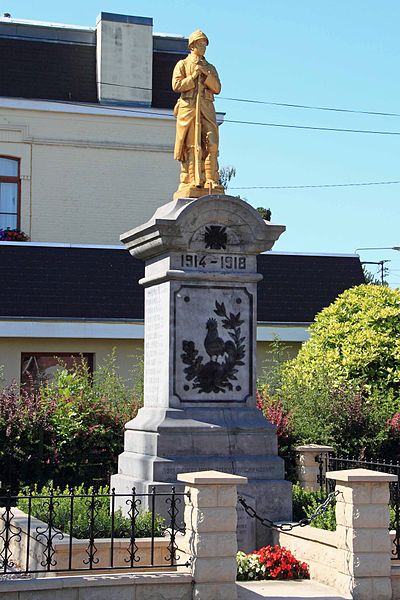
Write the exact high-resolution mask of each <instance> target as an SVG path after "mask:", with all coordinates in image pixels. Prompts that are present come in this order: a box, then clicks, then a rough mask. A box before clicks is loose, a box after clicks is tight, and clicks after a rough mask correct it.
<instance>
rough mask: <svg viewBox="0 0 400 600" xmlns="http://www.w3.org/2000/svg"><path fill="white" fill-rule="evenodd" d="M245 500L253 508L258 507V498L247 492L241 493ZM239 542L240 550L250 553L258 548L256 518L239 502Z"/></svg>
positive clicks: (237, 531) (237, 530) (237, 532)
mask: <svg viewBox="0 0 400 600" xmlns="http://www.w3.org/2000/svg"><path fill="white" fill-rule="evenodd" d="M240 496H241V497H242V498H243V500H245V502H246V503H247V504H248V505H249V506H251V507H252V508H254V510H255V508H256V500H255V498H253V496H248V495H247V494H240ZM236 535H237V543H238V550H242V551H243V552H246V553H249V552H253V551H254V550H257V548H256V547H255V544H256V520H255V519H253V518H252V517H250V515H248V514H247V512H246V511H245V510H244V508H243V506H242V505H241V504H239V503H238V505H237V528H236Z"/></svg>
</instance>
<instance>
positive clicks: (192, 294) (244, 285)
mask: <svg viewBox="0 0 400 600" xmlns="http://www.w3.org/2000/svg"><path fill="white" fill-rule="evenodd" d="M195 33H197V34H198V33H199V32H195ZM200 34H201V35H203V36H204V34H202V33H201V32H200ZM201 39H202V38H201ZM178 64H179V63H178ZM197 79H198V78H197ZM206 80H207V79H206ZM206 80H205V81H206ZM203 156H204V153H203ZM192 158H193V157H192ZM198 167H199V165H198ZM201 169H202V167H201V166H200V171H201ZM189 171H190V172H192V171H191V168H190V169H189ZM208 183H209V184H210V188H212V185H211V184H212V182H211V183H210V182H208ZM185 185H186V184H185ZM189 188H190V186H189ZM189 188H188V189H189ZM212 190H213V193H212V194H211V195H210V194H207V195H202V194H200V192H201V191H204V188H198V191H197V192H195V193H194V195H195V196H196V195H197V198H193V197H178V198H175V199H174V200H173V201H172V202H169V203H167V204H165V205H164V206H161V207H160V208H159V209H158V210H157V211H156V212H155V214H154V215H153V217H152V218H151V219H150V221H148V222H147V223H145V224H144V225H142V226H140V227H137V228H136V229H133V230H131V231H128V232H127V233H125V234H123V235H122V236H121V240H122V242H123V243H124V244H125V246H126V247H127V248H128V250H129V252H130V253H131V254H132V255H133V256H135V257H137V258H140V259H142V260H144V261H145V276H144V278H143V279H142V280H141V281H140V283H141V285H143V287H144V294H145V335H144V338H145V362H144V407H143V408H141V409H140V410H139V412H138V415H137V416H136V417H135V418H134V419H133V420H132V421H129V422H128V423H127V424H126V427H125V443H124V452H123V453H122V454H121V455H120V456H119V460H118V473H117V474H115V475H113V476H112V478H111V486H112V487H114V488H115V490H116V492H117V493H124V494H125V493H126V494H129V493H131V490H132V487H135V488H136V491H137V492H138V493H140V492H142V493H148V492H149V491H150V489H151V487H152V486H155V487H156V488H158V489H160V488H163V486H165V485H166V484H169V485H170V484H176V481H177V480H176V478H177V475H178V474H179V473H188V472H192V471H203V470H213V469H215V470H218V471H224V472H226V473H234V474H237V475H243V476H245V477H247V478H248V481H249V483H248V485H247V486H246V487H245V489H243V493H245V494H246V496H247V497H248V498H247V499H248V501H249V503H250V502H251V503H252V504H251V505H252V506H254V507H255V508H256V510H257V511H258V512H259V513H260V514H262V515H263V516H266V517H268V518H270V519H276V520H286V519H289V518H290V517H291V484H290V483H289V482H287V481H285V480H284V464H283V460H282V459H281V458H280V457H279V456H278V454H277V437H276V431H275V427H274V426H273V425H271V424H270V423H269V422H268V421H267V420H266V419H265V418H264V416H263V415H262V414H261V412H260V411H259V410H258V409H257V408H256V399H255V394H256V325H257V283H258V282H259V281H260V279H261V278H262V276H261V275H260V274H259V273H257V263H256V257H257V255H258V254H259V253H261V252H263V251H265V250H270V249H271V248H272V246H273V244H274V242H275V241H276V240H277V239H278V238H279V236H280V235H281V233H282V232H283V231H284V230H285V227H284V226H282V225H274V224H272V223H269V222H267V221H264V220H263V219H262V218H261V216H260V214H259V213H258V212H257V211H256V210H255V209H254V208H252V207H251V206H250V205H249V204H248V203H246V202H244V201H243V200H241V199H239V198H236V197H232V196H228V195H224V194H216V190H217V188H216V187H214V188H212ZM189 191H190V189H189ZM178 192H179V190H178ZM178 195H179V193H178ZM175 196H176V194H175ZM199 196H200V197H199ZM121 506H123V505H122V504H121ZM142 506H143V507H145V503H144V502H142ZM238 534H239V539H238V542H239V547H240V548H242V549H244V550H247V551H251V550H254V549H255V548H256V547H260V546H261V545H263V544H264V543H265V542H266V540H267V539H268V531H267V530H266V529H265V528H263V527H262V526H261V527H257V531H255V528H254V522H253V524H252V526H251V527H250V526H247V522H246V514H243V511H242V512H241V513H240V514H239V527H238ZM255 538H256V539H255Z"/></svg>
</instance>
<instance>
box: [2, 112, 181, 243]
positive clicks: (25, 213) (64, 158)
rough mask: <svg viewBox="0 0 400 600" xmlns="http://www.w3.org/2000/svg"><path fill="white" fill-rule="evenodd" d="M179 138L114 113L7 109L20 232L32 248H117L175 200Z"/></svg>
mask: <svg viewBox="0 0 400 600" xmlns="http://www.w3.org/2000/svg"><path fill="white" fill-rule="evenodd" d="M128 114H129V113H128ZM174 131H175V123H174V121H173V120H166V119H157V118H137V117H132V116H126V117H122V116H121V117H119V116H114V113H111V112H109V111H108V112H107V113H106V114H105V115H101V114H95V115H94V114H75V113H63V112H52V111H42V110H22V109H21V110H20V109H9V108H1V110H0V155H1V154H6V155H11V156H16V157H20V158H21V173H22V176H23V177H22V179H23V180H22V193H21V196H22V198H21V228H22V229H23V230H24V231H25V232H26V233H28V235H30V237H31V240H32V241H34V242H66V243H85V244H118V243H119V235H120V234H121V233H123V232H125V231H127V230H128V229H131V228H133V227H135V226H137V225H140V224H141V223H143V222H145V221H146V220H148V219H149V218H150V217H151V215H152V214H153V213H154V211H155V210H156V208H157V207H159V206H160V205H161V204H164V203H166V202H168V201H169V200H171V199H172V194H173V192H174V191H175V190H176V188H177V185H178V180H179V175H178V171H179V169H178V165H177V163H176V161H174V160H173V154H172V148H173V142H174Z"/></svg>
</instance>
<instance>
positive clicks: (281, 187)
mask: <svg viewBox="0 0 400 600" xmlns="http://www.w3.org/2000/svg"><path fill="white" fill-rule="evenodd" d="M399 183H400V181H365V182H364V181H363V182H357V183H321V184H316V185H250V186H241V187H231V186H229V189H230V190H298V189H304V188H308V189H309V188H335V187H355V186H365V185H395V184H399Z"/></svg>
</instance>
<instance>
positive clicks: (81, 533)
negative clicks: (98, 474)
mask: <svg viewBox="0 0 400 600" xmlns="http://www.w3.org/2000/svg"><path fill="white" fill-rule="evenodd" d="M51 491H52V492H53V493H54V510H53V513H52V516H53V527H55V528H56V529H59V530H60V531H62V532H64V533H66V534H68V535H70V534H72V537H75V538H77V539H85V538H88V537H89V532H90V506H91V501H92V499H91V497H90V495H91V494H92V493H94V489H93V487H89V488H87V489H86V488H85V486H84V485H83V484H82V485H80V486H78V487H76V488H74V489H73V490H72V488H69V487H68V486H67V487H65V489H63V490H62V489H61V488H59V487H55V488H53V486H52V485H51V484H50V485H45V486H43V487H42V488H41V489H38V487H37V485H35V486H34V489H33V490H32V496H33V499H32V500H31V513H32V516H34V517H36V518H37V519H40V520H41V521H44V522H45V523H47V522H48V519H49V499H48V498H41V497H40V496H49V494H50V492H51ZM72 493H73V495H74V498H73V524H72V530H71V526H70V518H71V517H70V515H71V497H72ZM109 493H110V491H109V488H108V486H103V487H100V488H99V489H98V490H97V491H96V497H95V500H94V503H95V518H94V530H95V537H98V538H106V537H111V533H112V523H111V516H110V497H109ZM28 494H29V489H28V488H24V489H23V490H22V491H21V492H20V493H19V499H18V503H17V506H18V508H19V509H20V510H22V511H24V512H28V502H29V501H28V498H26V497H25V498H24V497H23V496H24V495H25V496H27V495H28ZM102 494H104V496H103V497H99V495H100V496H101V495H102ZM79 495H82V496H89V497H88V498H82V497H79ZM151 521H152V515H151V513H150V512H143V513H139V515H138V516H137V518H136V522H135V534H136V537H138V538H143V537H150V536H151V534H152V524H151ZM130 530H131V520H130V519H129V518H128V517H124V516H123V515H122V512H121V510H120V509H119V510H116V511H115V514H114V537H129V535H130ZM154 535H155V536H156V537H161V536H163V535H164V519H163V518H162V517H161V516H159V515H156V517H155V524H154Z"/></svg>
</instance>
